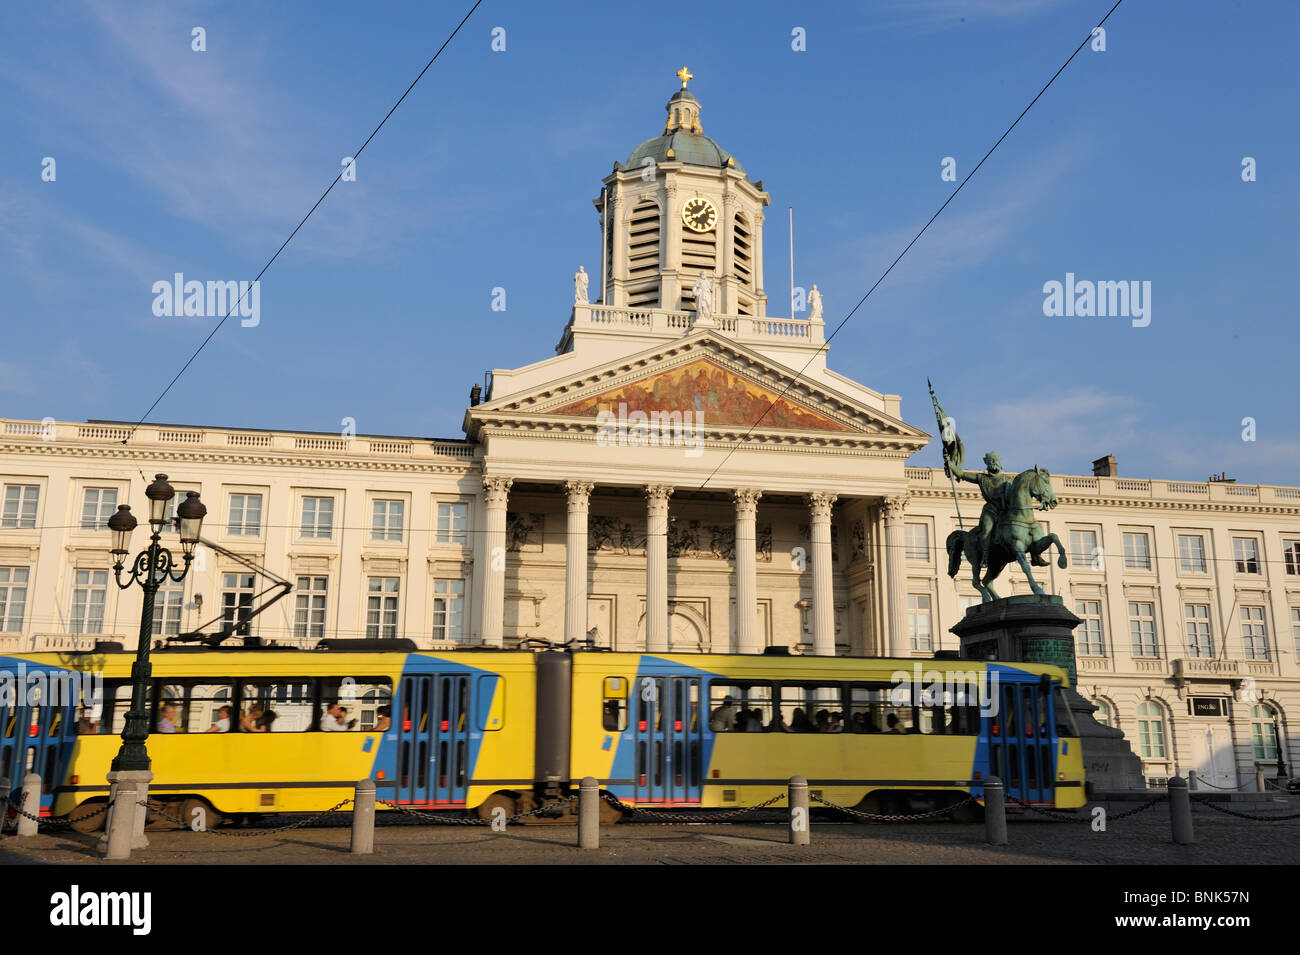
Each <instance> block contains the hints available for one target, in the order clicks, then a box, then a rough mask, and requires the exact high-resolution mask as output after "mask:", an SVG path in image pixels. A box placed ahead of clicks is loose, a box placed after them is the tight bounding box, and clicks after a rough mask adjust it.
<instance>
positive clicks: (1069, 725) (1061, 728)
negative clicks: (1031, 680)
mask: <svg viewBox="0 0 1300 955" xmlns="http://www.w3.org/2000/svg"><path fill="white" fill-rule="evenodd" d="M1052 702H1053V703H1054V704H1055V710H1056V714H1055V715H1056V735H1057V736H1070V737H1074V736H1078V735H1079V728H1078V727H1077V726H1075V725H1074V714H1073V713H1071V712H1070V706H1069V704H1068V703H1067V702H1066V700H1065V688H1064V687H1061V686H1054V687H1052Z"/></svg>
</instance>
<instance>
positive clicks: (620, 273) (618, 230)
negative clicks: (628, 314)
mask: <svg viewBox="0 0 1300 955" xmlns="http://www.w3.org/2000/svg"><path fill="white" fill-rule="evenodd" d="M608 200H609V215H610V221H611V222H612V223H613V229H612V230H611V231H610V236H609V257H610V275H611V276H612V278H611V281H610V285H609V294H608V295H606V296H605V304H606V305H617V306H618V307H620V308H621V307H623V306H624V305H626V304H627V223H626V222H624V221H623V211H624V205H623V190H622V189H615V190H614V191H613V194H612V195H610V196H609V197H608ZM602 281H603V280H602ZM601 288H604V286H603V285H602V286H601Z"/></svg>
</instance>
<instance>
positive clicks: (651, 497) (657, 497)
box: [643, 484, 675, 513]
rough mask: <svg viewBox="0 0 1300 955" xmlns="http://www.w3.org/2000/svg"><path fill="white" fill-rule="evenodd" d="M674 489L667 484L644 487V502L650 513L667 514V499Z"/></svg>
mask: <svg viewBox="0 0 1300 955" xmlns="http://www.w3.org/2000/svg"><path fill="white" fill-rule="evenodd" d="M674 490H675V488H672V487H669V486H668V485H667V484H647V485H646V487H645V491H644V492H643V493H644V494H645V501H646V504H647V506H648V507H649V510H650V512H651V513H654V512H656V511H662V512H663V513H667V512H668V498H670V497H672V496H673V491H674Z"/></svg>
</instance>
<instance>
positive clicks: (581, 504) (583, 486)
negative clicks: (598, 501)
mask: <svg viewBox="0 0 1300 955" xmlns="http://www.w3.org/2000/svg"><path fill="white" fill-rule="evenodd" d="M595 487H596V485H595V484H593V483H592V482H591V481H565V482H564V490H565V493H566V494H567V496H568V500H569V510H570V511H585V510H586V509H587V505H588V504H589V503H590V502H591V492H592V490H594V489H595Z"/></svg>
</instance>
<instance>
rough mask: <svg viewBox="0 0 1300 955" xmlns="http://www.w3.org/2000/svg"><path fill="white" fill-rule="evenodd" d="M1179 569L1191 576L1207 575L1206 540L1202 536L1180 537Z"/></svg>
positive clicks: (1186, 535)
mask: <svg viewBox="0 0 1300 955" xmlns="http://www.w3.org/2000/svg"><path fill="white" fill-rule="evenodd" d="M1178 569H1179V570H1181V571H1183V572H1185V573H1190V574H1203V573H1205V538H1204V537H1202V536H1201V535H1200V534H1179V535H1178Z"/></svg>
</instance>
